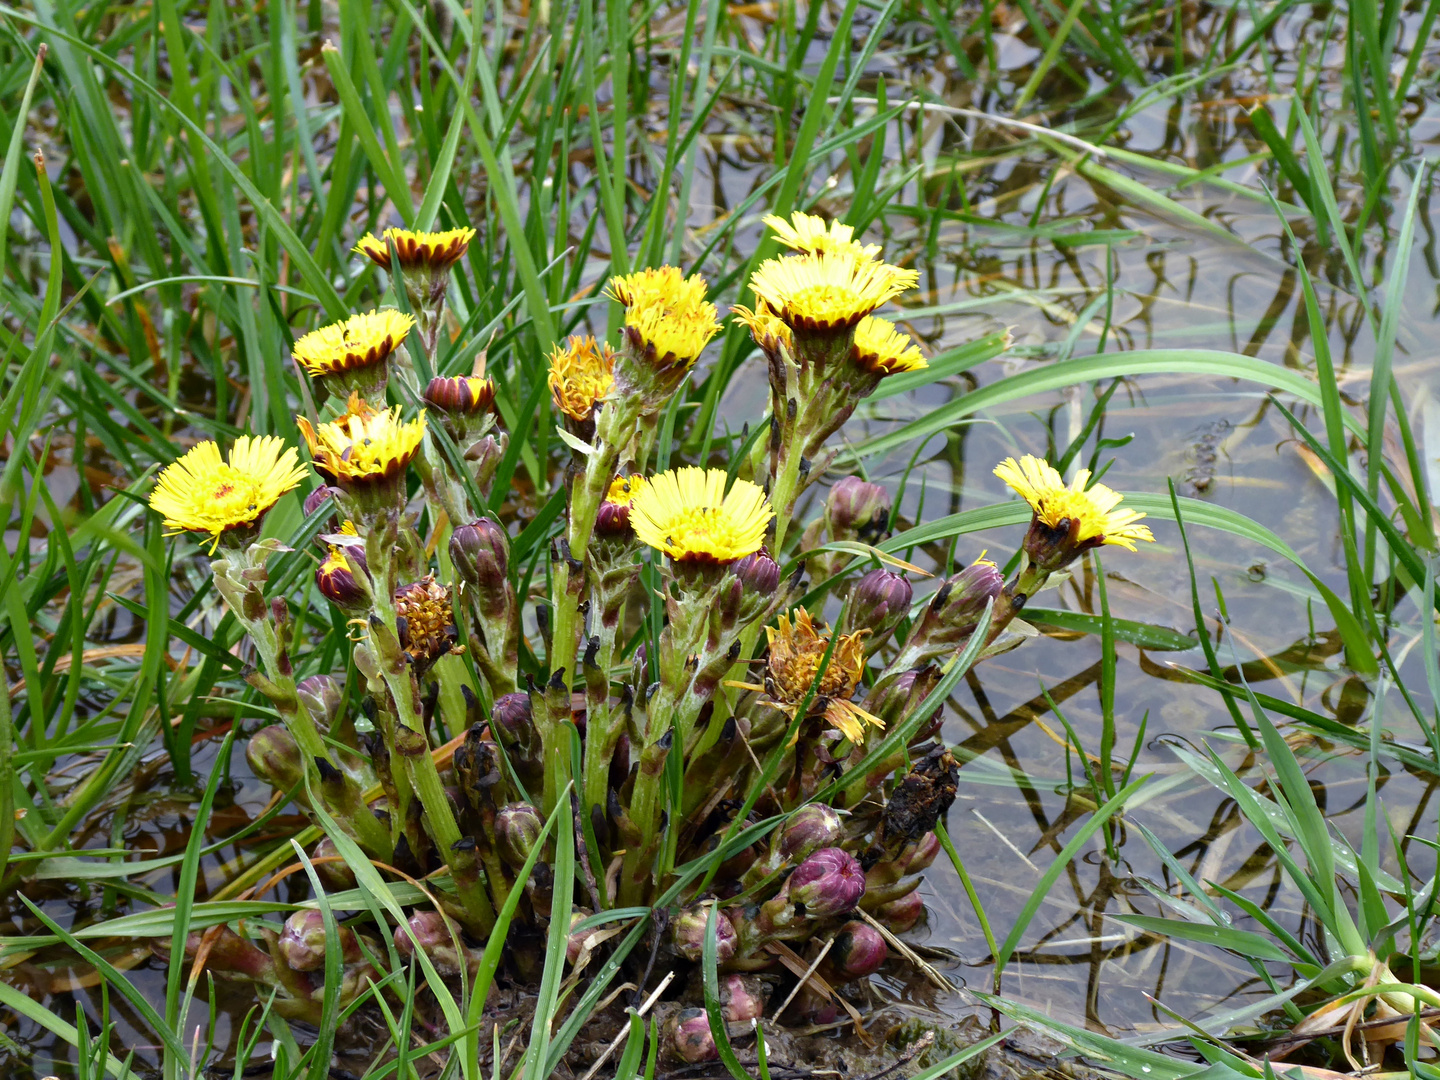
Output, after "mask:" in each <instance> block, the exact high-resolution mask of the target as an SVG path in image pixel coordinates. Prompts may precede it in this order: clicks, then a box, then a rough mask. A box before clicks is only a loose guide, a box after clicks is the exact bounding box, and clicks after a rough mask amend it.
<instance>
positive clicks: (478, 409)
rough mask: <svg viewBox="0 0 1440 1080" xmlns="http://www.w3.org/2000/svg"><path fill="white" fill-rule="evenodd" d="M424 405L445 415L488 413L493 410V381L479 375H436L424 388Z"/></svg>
mask: <svg viewBox="0 0 1440 1080" xmlns="http://www.w3.org/2000/svg"><path fill="white" fill-rule="evenodd" d="M425 404H427V405H429V406H431V407H433V408H436V409H439V410H440V411H441V412H447V413H463V414H466V415H473V414H476V413H482V412H490V411H492V410H493V409H494V408H495V380H494V379H487V378H484V377H483V376H479V375H456V376H454V377H452V378H445V377H444V376H439V375H437V376H436V377H435V378H433V379H431V380H430V383H429V385H428V386H426V387H425Z"/></svg>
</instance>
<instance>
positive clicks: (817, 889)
mask: <svg viewBox="0 0 1440 1080" xmlns="http://www.w3.org/2000/svg"><path fill="white" fill-rule="evenodd" d="M786 885H787V888H788V892H789V899H790V902H791V903H792V904H795V905H798V906H801V907H803V909H804V913H805V915H806V916H808V917H809V918H813V919H828V918H829V917H831V916H832V915H840V914H843V913H844V912H847V911H851V910H853V909H854V907H855V905H856V904H857V903H859V902H860V897H861V895H862V894H863V893H864V892H865V872H864V871H863V870H861V869H860V864H859V863H858V862H857V861H856V860H855V857H854V856H853V855H851V854H850V853H849V852H846V851H842V850H841V849H840V848H836V847H828V848H821V849H820V850H819V851H816V852H814V853H813V854H811V856H810V857H809V858H808V859H806V860H805V861H804V862H803V863H801V864H800V865H799V866H798V867H796V868H795V872H794V873H793V874H791V875H790V880H789V881H788V882H787V883H786Z"/></svg>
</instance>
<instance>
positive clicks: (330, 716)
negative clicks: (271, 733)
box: [295, 675, 342, 727]
mask: <svg viewBox="0 0 1440 1080" xmlns="http://www.w3.org/2000/svg"><path fill="white" fill-rule="evenodd" d="M295 696H296V697H298V698H299V699H300V700H301V701H302V702H303V703H304V705H305V708H306V710H307V711H308V712H309V713H310V716H311V718H312V719H313V720H314V721H315V722H316V723H317V724H320V725H321V726H323V727H329V726H330V725H331V724H333V723H334V722H335V716H336V714H337V713H339V712H340V699H341V697H342V694H341V692H340V684H339V683H337V682H336V681H335V680H334V679H332V678H331V677H330V676H329V675H311V676H310V677H309V678H308V679H301V680H300V685H299V686H297V687H295Z"/></svg>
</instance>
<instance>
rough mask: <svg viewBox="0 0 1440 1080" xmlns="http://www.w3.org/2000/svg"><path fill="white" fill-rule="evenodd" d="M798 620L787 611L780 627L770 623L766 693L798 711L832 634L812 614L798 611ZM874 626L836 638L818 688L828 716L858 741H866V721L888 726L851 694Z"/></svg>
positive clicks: (785, 707)
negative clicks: (866, 640)
mask: <svg viewBox="0 0 1440 1080" xmlns="http://www.w3.org/2000/svg"><path fill="white" fill-rule="evenodd" d="M794 614H795V621H794V622H793V623H792V622H791V621H790V620H789V619H787V618H786V617H785V616H784V615H781V616H780V618H779V620H778V622H779V625H778V626H767V627H766V628H765V635H766V637H768V638H769V639H770V659H769V666H768V670H767V674H766V679H765V692H766V693H767V694H768V695H769V696H770V698H771V699H772V700H774V701H775V703H776V704H777V705H778V706H779V707H780V708H781V709H782V710H784V711H786V712H790V713H792V714H793V713H794V710H795V709H796V708H797V707H798V706H799V704H800V702H801V701H802V700H803V699H804V697H805V695H806V694H807V693H809V692H810V687H811V686H812V685H814V684H815V678H816V675H818V674H819V672H820V663H821V661H822V660H823V659H824V658H825V650H826V649H828V648H829V647H830V637H831V636H830V635H829V634H828V633H826V632H825V630H824V628H823V627H821V628H819V629H817V628H816V626H815V624H814V622H812V621H811V618H810V612H808V611H806V610H805V609H804V608H803V607H802V608H796V609H795V613H794ZM869 632H870V631H868V630H860V631H857V632H856V633H853V634H844V635H842V636H841V637H840V639H839V640H838V641H836V642H835V651H834V653H832V654H831V656H830V664H829V666H828V667H827V668H826V669H825V674H824V675H823V676H821V677H820V683H819V685H818V686H816V687H815V697H814V698H813V699H812V700H813V701H814V702H815V703H816V704H822V703H823V705H824V708H825V718H826V720H828V721H829V722H830V723H831V724H832V725H833V726H834V727H835V728H837V729H838V730H839V731H840V732H841V734H843V735H844V736H845V737H846V738H847V739H849V740H850V741H851V742H853V743H857V744H858V743H861V742H863V741H864V739H865V725H866V724H869V725H871V726H873V727H882V726H884V725H883V724H882V723H881V721H880V719H879V718H878V717H875V716H871V715H870V714H869V713H867V712H866V711H865V710H864V709H861V708H860V707H858V706H857V705H854V704H853V703H852V702H851V701H850V696H851V695H852V694H854V693H855V688H856V687H857V686H859V685H860V678H861V675H862V674H863V673H864V671H865V645H864V642H865V636H866V635H867V634H869Z"/></svg>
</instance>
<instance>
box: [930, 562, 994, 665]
mask: <svg viewBox="0 0 1440 1080" xmlns="http://www.w3.org/2000/svg"><path fill="white" fill-rule="evenodd" d="M1004 587H1005V578H1004V577H1003V576H1002V575H1001V573H1000V569H999V567H997V566H996V565H995V564H994V563H991V562H985V561H983V560H982V561H980V562H976V563H972V564H971V565H969V566H967V567H966V568H965V569H964V570H961V571H960V572H959V573H958V574H953V575H951V576H950V577H948V578H946V579H945V581H944V582H943V583H942V584H941V586H940V588H939V589H938V590H937V591H936V593H935V595H934V596H933V597H932V598H931V600H930V603H929V604H928V605H926V607H925V613H924V615H922V616H921V617H920V620H919V621H918V622H917V623H916V625H915V630H914V632H913V633H912V634H911V640H912V641H913V642H915V643H917V644H919V645H920V646H921V647H922V648H925V649H928V650H929V651H930V652H932V653H938V652H941V651H944V649H946V648H948V647H949V646H951V645H955V644H957V643H959V642H960V641H962V640H964V639H965V638H966V637H967V636H968V635H969V633H970V631H972V630H974V629H975V624H976V623H978V622H979V621H980V617H981V616H982V615H983V614H984V613H985V606H986V604H988V603H989V602H990V601H991V600H993V599H994V598H996V597H998V596H999V595H1000V590H1001V589H1002V588H1004ZM907 644H909V643H908V642H907Z"/></svg>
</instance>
